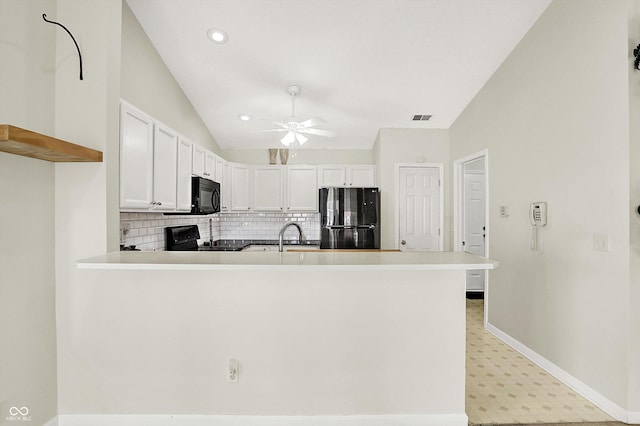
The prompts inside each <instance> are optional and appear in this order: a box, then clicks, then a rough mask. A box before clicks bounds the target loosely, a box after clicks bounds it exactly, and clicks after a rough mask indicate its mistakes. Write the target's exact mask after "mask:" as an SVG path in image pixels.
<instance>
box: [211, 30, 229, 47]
mask: <svg viewBox="0 0 640 426" xmlns="http://www.w3.org/2000/svg"><path fill="white" fill-rule="evenodd" d="M207 37H208V38H209V40H211V41H212V42H214V43H218V44H224V43H226V42H227V40H229V36H228V35H227V33H225V32H224V31H222V30H221V29H219V28H209V30H208V31H207Z"/></svg>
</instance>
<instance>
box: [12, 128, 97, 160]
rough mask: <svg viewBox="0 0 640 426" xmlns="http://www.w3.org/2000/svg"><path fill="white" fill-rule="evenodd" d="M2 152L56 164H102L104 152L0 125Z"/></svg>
mask: <svg viewBox="0 0 640 426" xmlns="http://www.w3.org/2000/svg"><path fill="white" fill-rule="evenodd" d="M0 151H4V152H9V153H11V154H17V155H23V156H25V157H32V158H38V159H40V160H46V161H54V162H94V163H101V162H102V152H101V151H96V150H95V149H91V148H87V147H84V146H81V145H76V144H74V143H71V142H66V141H63V140H60V139H56V138H52V137H51V136H47V135H43V134H41V133H36V132H32V131H31V130H25V129H21V128H20V127H15V126H12V125H10V124H0Z"/></svg>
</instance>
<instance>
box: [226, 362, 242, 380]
mask: <svg viewBox="0 0 640 426" xmlns="http://www.w3.org/2000/svg"><path fill="white" fill-rule="evenodd" d="M239 381H240V362H239V361H238V360H237V359H235V358H229V365H228V368H227V382H228V383H238V382H239Z"/></svg>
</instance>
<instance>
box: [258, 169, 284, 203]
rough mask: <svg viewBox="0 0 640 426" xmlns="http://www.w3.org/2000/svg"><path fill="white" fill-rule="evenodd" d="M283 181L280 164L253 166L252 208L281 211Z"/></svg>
mask: <svg viewBox="0 0 640 426" xmlns="http://www.w3.org/2000/svg"><path fill="white" fill-rule="evenodd" d="M283 183H284V173H283V168H282V166H254V168H253V210H255V211H278V212H279V211H282V210H283V208H282V201H283V196H282V195H283V194H282V193H283V191H284V185H283Z"/></svg>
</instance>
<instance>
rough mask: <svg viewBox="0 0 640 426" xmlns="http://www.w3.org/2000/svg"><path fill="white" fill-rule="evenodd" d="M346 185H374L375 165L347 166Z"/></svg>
mask: <svg viewBox="0 0 640 426" xmlns="http://www.w3.org/2000/svg"><path fill="white" fill-rule="evenodd" d="M346 175H347V186H355V187H374V186H376V166H370V165H366V164H365V165H358V166H347V169H346Z"/></svg>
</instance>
